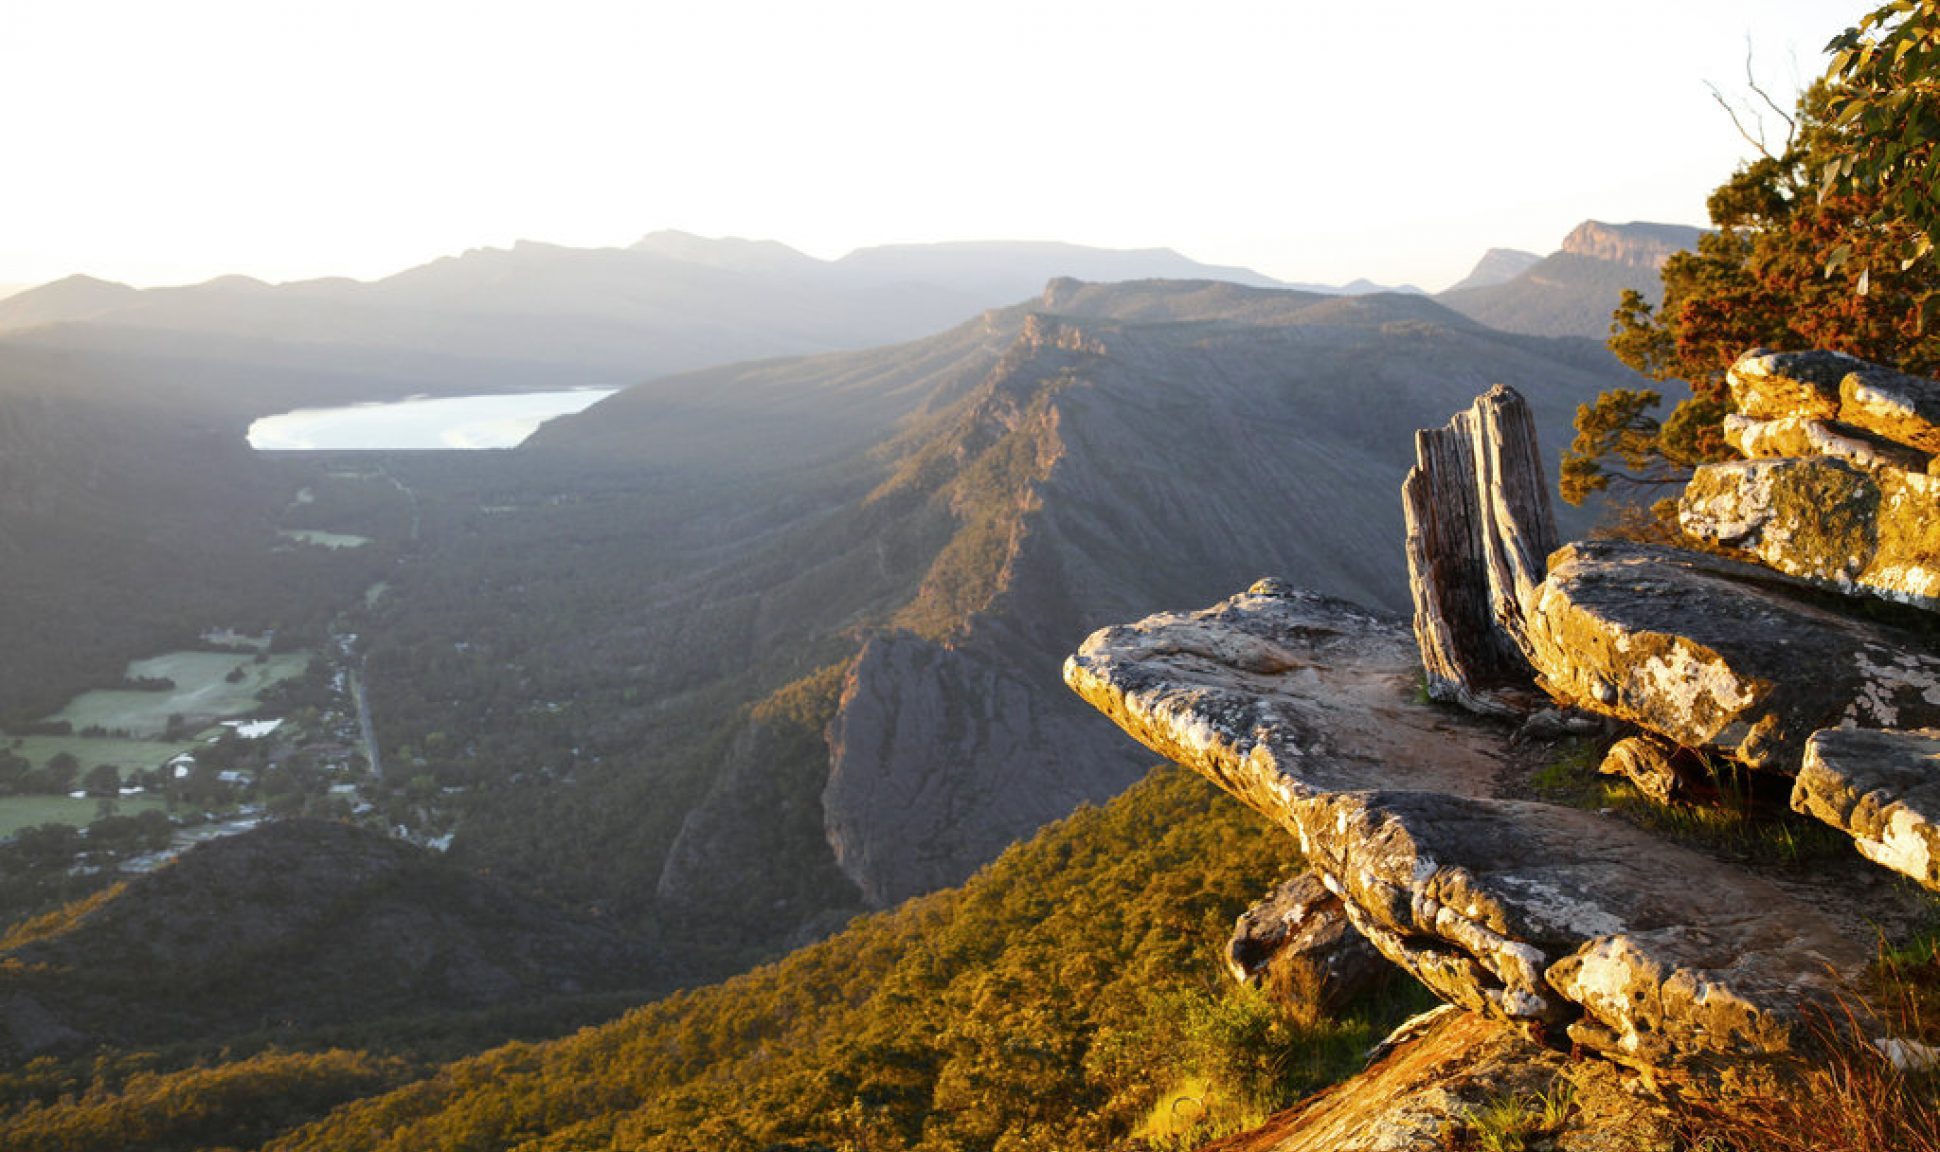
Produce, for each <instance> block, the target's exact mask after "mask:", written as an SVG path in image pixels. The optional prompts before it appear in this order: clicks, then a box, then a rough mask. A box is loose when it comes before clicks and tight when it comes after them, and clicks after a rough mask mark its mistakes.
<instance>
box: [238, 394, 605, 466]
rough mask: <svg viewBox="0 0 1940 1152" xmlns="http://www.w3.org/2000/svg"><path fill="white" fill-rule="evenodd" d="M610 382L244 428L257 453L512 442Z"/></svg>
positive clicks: (337, 411) (358, 409) (592, 398)
mask: <svg viewBox="0 0 1940 1152" xmlns="http://www.w3.org/2000/svg"><path fill="white" fill-rule="evenodd" d="M616 391H618V389H616V388H575V389H571V390H569V391H562V392H517V393H510V394H502V395H492V396H440V397H436V398H422V397H421V398H417V399H411V400H398V401H394V402H391V403H385V404H353V405H350V406H348V407H343V408H298V409H296V410H295V411H293V412H284V413H282V414H280V415H276V416H265V417H263V418H262V419H261V420H258V421H256V422H255V423H254V424H251V425H250V426H249V446H250V447H251V448H255V449H257V450H258V451H263V452H379V451H390V452H423V451H434V452H435V451H470V450H477V449H484V448H516V447H517V446H518V445H520V444H521V443H524V441H525V438H526V437H528V436H530V435H532V433H533V432H535V431H537V430H538V427H539V425H541V424H543V423H545V422H546V421H548V420H550V419H552V418H553V417H555V416H565V415H568V414H570V413H573V412H580V411H583V410H585V409H587V408H590V407H592V406H593V405H594V404H596V403H598V402H599V401H601V400H604V399H606V398H607V397H608V396H611V395H613V393H614V392H616Z"/></svg>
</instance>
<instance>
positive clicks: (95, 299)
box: [0, 273, 141, 331]
mask: <svg viewBox="0 0 1940 1152" xmlns="http://www.w3.org/2000/svg"><path fill="white" fill-rule="evenodd" d="M140 294H141V290H140V289H139V288H132V287H130V286H128V285H126V284H122V283H119V282H117V281H114V280H102V279H99V278H98V277H94V276H84V275H80V274H78V273H77V274H76V275H73V276H68V277H64V278H62V279H60V280H55V281H53V282H51V283H48V284H42V285H41V286H40V287H38V288H29V289H27V290H26V291H24V292H16V293H15V294H13V295H12V296H9V297H7V298H6V299H5V300H4V301H0V331H9V330H14V329H20V328H33V327H37V326H39V325H42V324H59V323H62V322H64V321H69V320H91V319H94V318H95V317H97V316H102V315H105V314H107V313H109V312H112V311H114V310H116V309H117V308H122V307H125V306H126V305H128V304H130V303H132V302H133V301H134V299H135V298H136V297H137V296H139V295H140Z"/></svg>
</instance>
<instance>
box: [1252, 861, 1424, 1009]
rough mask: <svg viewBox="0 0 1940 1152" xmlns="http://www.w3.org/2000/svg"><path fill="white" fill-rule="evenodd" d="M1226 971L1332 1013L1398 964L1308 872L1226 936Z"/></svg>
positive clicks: (1256, 907) (1279, 890) (1257, 906)
mask: <svg viewBox="0 0 1940 1152" xmlns="http://www.w3.org/2000/svg"><path fill="white" fill-rule="evenodd" d="M1226 970H1227V971H1228V972H1229V973H1231V974H1232V976H1233V978H1234V979H1235V980H1238V981H1240V982H1241V983H1244V984H1253V985H1262V986H1264V987H1266V989H1267V991H1268V994H1269V995H1274V994H1278V993H1280V992H1282V991H1284V992H1286V993H1288V994H1291V995H1295V996H1298V997H1299V998H1300V999H1301V1000H1302V1002H1303V1004H1305V1005H1308V1006H1311V1007H1313V1008H1317V1009H1319V1010H1320V1011H1322V1012H1326V1013H1327V1014H1329V1015H1331V1014H1333V1013H1334V1012H1335V1011H1337V1010H1338V1009H1340V1008H1342V1007H1344V1006H1345V1005H1346V1004H1347V1002H1348V1001H1350V1000H1352V999H1354V997H1356V996H1358V995H1360V994H1361V993H1362V992H1365V991H1367V990H1368V989H1369V988H1371V987H1374V986H1375V985H1377V984H1379V983H1380V982H1381V981H1382V980H1384V979H1386V977H1387V975H1388V973H1390V972H1392V971H1393V969H1392V968H1389V967H1388V966H1387V964H1385V963H1383V962H1382V959H1381V954H1380V953H1379V952H1377V951H1375V949H1374V946H1373V945H1372V944H1370V943H1368V940H1367V937H1365V936H1363V935H1361V934H1360V933H1359V932H1357V931H1355V929H1354V925H1353V924H1352V922H1350V921H1349V919H1348V915H1347V909H1346V908H1345V907H1344V906H1343V905H1342V904H1341V899H1340V897H1339V896H1336V895H1335V894H1334V893H1333V892H1331V891H1329V890H1328V888H1327V885H1326V882H1325V881H1323V880H1322V879H1321V878H1320V877H1319V876H1317V875H1315V874H1314V873H1312V872H1302V873H1301V874H1299V875H1298V876H1295V877H1294V878H1293V879H1291V880H1288V881H1287V882H1286V883H1284V884H1282V885H1280V886H1279V887H1278V888H1275V889H1274V890H1273V892H1272V893H1271V894H1270V895H1268V896H1267V898H1266V899H1265V900H1262V901H1261V902H1260V903H1258V904H1255V905H1254V906H1253V907H1251V908H1249V909H1247V910H1246V912H1244V913H1243V914H1242V915H1241V916H1240V918H1239V922H1238V923H1237V924H1235V925H1234V926H1233V936H1232V939H1231V940H1229V941H1227V943H1226Z"/></svg>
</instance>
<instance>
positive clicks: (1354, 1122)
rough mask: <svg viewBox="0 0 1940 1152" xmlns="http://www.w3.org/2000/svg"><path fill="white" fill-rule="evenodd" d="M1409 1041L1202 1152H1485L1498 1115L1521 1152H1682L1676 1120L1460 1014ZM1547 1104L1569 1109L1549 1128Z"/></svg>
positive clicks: (1624, 1086) (1417, 1029) (1597, 1074)
mask: <svg viewBox="0 0 1940 1152" xmlns="http://www.w3.org/2000/svg"><path fill="white" fill-rule="evenodd" d="M1409 1031H1410V1033H1412V1034H1411V1035H1408V1036H1406V1037H1405V1038H1400V1039H1398V1040H1396V1041H1395V1042H1392V1043H1391V1044H1389V1045H1384V1048H1385V1049H1386V1050H1385V1051H1384V1052H1383V1054H1382V1055H1380V1056H1379V1057H1378V1058H1377V1059H1376V1061H1375V1063H1374V1064H1373V1065H1371V1066H1370V1067H1369V1068H1368V1070H1367V1071H1366V1072H1363V1073H1362V1074H1361V1075H1359V1076H1356V1077H1355V1078H1353V1079H1352V1080H1348V1081H1346V1082H1345V1083H1342V1084H1338V1085H1335V1086H1334V1087H1332V1088H1330V1089H1328V1090H1326V1091H1324V1092H1321V1093H1319V1094H1318V1095H1315V1096H1313V1097H1310V1098H1309V1099H1307V1100H1305V1101H1303V1102H1302V1103H1300V1104H1298V1105H1296V1106H1295V1107H1293V1108H1291V1109H1289V1110H1287V1111H1286V1112H1283V1113H1281V1114H1279V1115H1278V1116H1275V1117H1273V1118H1272V1119H1270V1120H1268V1121H1267V1122H1266V1123H1265V1124H1263V1125H1262V1126H1260V1127H1259V1128H1258V1129H1255V1130H1254V1131H1252V1132H1248V1133H1245V1134H1242V1135H1238V1136H1232V1137H1228V1138H1227V1139H1225V1140H1221V1141H1218V1142H1217V1143H1214V1144H1208V1145H1205V1146H1204V1147H1203V1148H1202V1149H1201V1150H1200V1152H1445V1150H1446V1149H1449V1148H1471V1147H1478V1148H1479V1147H1486V1145H1483V1144H1482V1143H1480V1140H1479V1138H1478V1130H1479V1129H1480V1128H1482V1127H1483V1125H1482V1122H1481V1121H1480V1120H1479V1119H1478V1117H1479V1116H1480V1115H1481V1114H1483V1113H1487V1112H1497V1113H1498V1115H1499V1114H1500V1113H1501V1112H1503V1111H1506V1112H1507V1113H1508V1114H1509V1115H1512V1116H1513V1115H1517V1114H1520V1131H1522V1132H1523V1133H1524V1134H1525V1135H1526V1136H1528V1137H1530V1138H1532V1142H1531V1143H1529V1144H1528V1147H1530V1148H1543V1147H1548V1148H1558V1149H1567V1150H1570V1152H1669V1150H1670V1149H1672V1148H1675V1147H1678V1146H1679V1145H1678V1144H1677V1142H1676V1141H1675V1140H1674V1139H1673V1133H1674V1132H1675V1130H1676V1127H1677V1117H1676V1114H1675V1113H1674V1112H1673V1110H1672V1109H1671V1108H1669V1107H1667V1106H1666V1105H1664V1104H1663V1103H1661V1102H1658V1101H1654V1100H1651V1099H1650V1098H1649V1097H1647V1096H1641V1095H1639V1094H1638V1093H1637V1092H1636V1091H1635V1090H1634V1088H1633V1087H1632V1086H1631V1084H1630V1083H1628V1082H1627V1079H1626V1078H1625V1077H1624V1076H1622V1075H1620V1074H1619V1073H1618V1071H1617V1070H1616V1069H1615V1068H1612V1067H1611V1066H1610V1065H1608V1064H1605V1063H1603V1062H1602V1061H1598V1060H1572V1059H1570V1058H1569V1057H1568V1056H1567V1055H1566V1054H1564V1053H1562V1052H1557V1051H1554V1050H1551V1049H1549V1048H1545V1047H1543V1046H1541V1045H1539V1044H1535V1043H1532V1042H1531V1041H1530V1040H1529V1039H1528V1038H1527V1037H1525V1036H1523V1035H1522V1034H1521V1033H1520V1032H1518V1031H1517V1030H1516V1029H1514V1028H1510V1027H1505V1026H1504V1025H1503V1024H1501V1023H1500V1022H1498V1021H1492V1020H1486V1019H1483V1018H1481V1017H1478V1016H1474V1015H1470V1014H1468V1013H1461V1012H1446V1011H1444V1012H1439V1013H1435V1014H1432V1016H1431V1017H1430V1018H1428V1019H1425V1020H1423V1021H1422V1022H1421V1023H1420V1024H1419V1025H1417V1026H1414V1027H1411V1028H1409ZM1545 1101H1550V1102H1555V1103H1562V1102H1565V1101H1567V1104H1568V1107H1555V1108H1552V1109H1550V1112H1551V1116H1550V1117H1549V1118H1547V1119H1546V1118H1545V1115H1544V1112H1545V1109H1544V1103H1545ZM1498 1123H1499V1121H1498ZM1498 1134H1499V1133H1498ZM1537 1139H1539V1140H1540V1141H1541V1142H1540V1143H1538V1142H1535V1141H1536V1140H1537Z"/></svg>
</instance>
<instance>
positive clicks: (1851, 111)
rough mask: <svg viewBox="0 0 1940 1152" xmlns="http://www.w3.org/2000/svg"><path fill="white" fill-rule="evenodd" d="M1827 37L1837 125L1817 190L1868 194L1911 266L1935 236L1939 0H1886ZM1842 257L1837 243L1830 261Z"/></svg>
mask: <svg viewBox="0 0 1940 1152" xmlns="http://www.w3.org/2000/svg"><path fill="white" fill-rule="evenodd" d="M1826 47H1827V50H1829V51H1830V52H1832V53H1833V57H1832V65H1831V67H1830V69H1829V70H1828V72H1827V75H1828V77H1829V78H1830V79H1832V80H1833V81H1834V82H1835V83H1836V85H1837V89H1836V92H1835V94H1834V95H1833V97H1832V99H1831V102H1830V105H1829V107H1828V112H1829V113H1830V115H1831V118H1832V121H1833V123H1834V124H1836V125H1838V126H1839V128H1840V129H1841V133H1840V137H1839V141H1838V143H1837V145H1836V146H1835V147H1834V148H1832V149H1831V155H1830V156H1828V157H1827V158H1826V159H1824V161H1823V162H1822V165H1821V167H1820V178H1819V192H1820V195H1821V196H1822V197H1823V196H1827V195H1832V194H1835V193H1838V192H1845V193H1847V194H1852V195H1859V196H1863V197H1866V198H1868V199H1869V201H1870V202H1871V203H1872V204H1873V206H1874V207H1873V211H1872V214H1871V215H1869V216H1868V217H1867V218H1866V224H1867V226H1868V227H1869V228H1872V229H1876V230H1878V231H1880V232H1881V233H1883V234H1884V236H1885V238H1886V239H1887V241H1888V244H1889V245H1890V249H1889V250H1890V252H1891V254H1892V255H1893V256H1895V257H1897V258H1898V260H1899V262H1900V264H1901V267H1902V269H1904V268H1907V267H1911V266H1912V265H1914V264H1917V263H1919V262H1921V261H1923V260H1925V259H1927V258H1928V256H1929V254H1930V253H1931V252H1932V250H1933V245H1934V241H1935V238H1936V237H1940V148H1937V147H1936V146H1937V145H1940V2H1936V0H1894V2H1893V3H1890V4H1885V5H1882V6H1880V7H1878V8H1875V9H1874V10H1873V11H1871V12H1869V13H1867V15H1866V16H1865V17H1864V18H1863V19H1862V20H1860V22H1859V23H1858V25H1856V26H1855V27H1852V28H1848V29H1847V30H1846V31H1845V32H1843V33H1841V34H1840V35H1838V36H1836V37H1834V38H1833V40H1832V43H1830V44H1828V45H1827V46H1826ZM1850 258H1851V254H1850V253H1846V254H1844V255H1841V254H1839V253H1835V254H1834V260H1833V261H1832V263H1833V264H1834V265H1835V266H1836V265H1838V264H1843V263H1845V262H1847V261H1848V260H1850ZM1929 299H1931V297H1930V298H1929Z"/></svg>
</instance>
